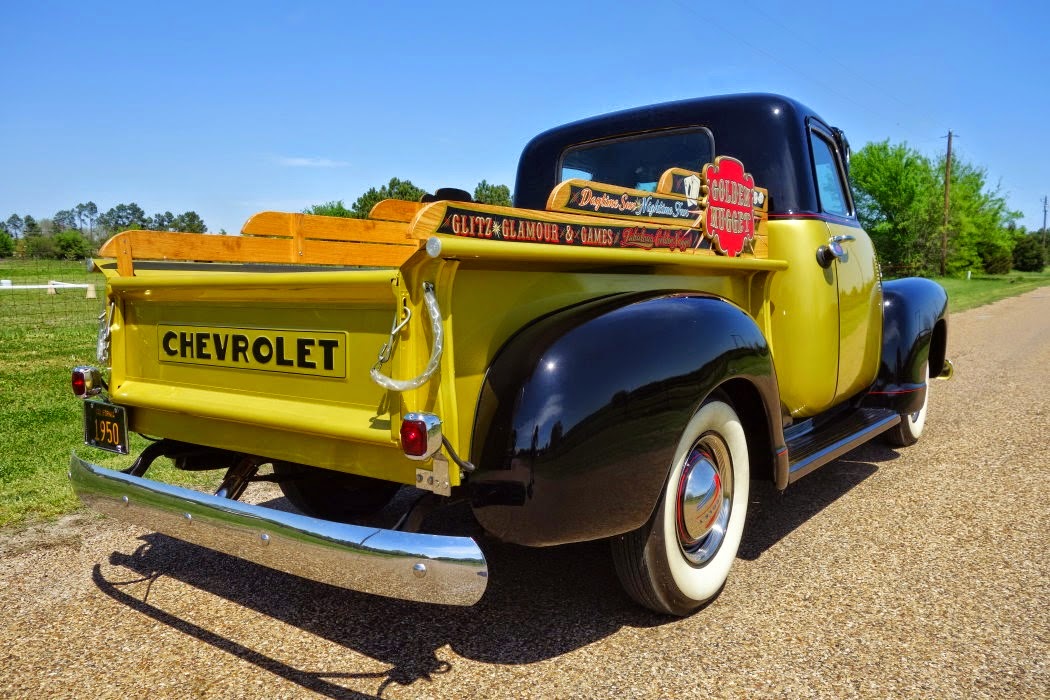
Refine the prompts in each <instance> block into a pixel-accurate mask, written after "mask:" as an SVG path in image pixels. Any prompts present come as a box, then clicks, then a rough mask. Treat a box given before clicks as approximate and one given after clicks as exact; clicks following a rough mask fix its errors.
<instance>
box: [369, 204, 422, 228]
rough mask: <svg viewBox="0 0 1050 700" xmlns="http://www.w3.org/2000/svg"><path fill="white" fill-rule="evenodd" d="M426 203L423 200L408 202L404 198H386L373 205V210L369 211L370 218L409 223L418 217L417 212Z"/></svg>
mask: <svg viewBox="0 0 1050 700" xmlns="http://www.w3.org/2000/svg"><path fill="white" fill-rule="evenodd" d="M424 206H426V205H425V204H423V203H422V202H408V201H405V200H403V199H384V200H383V201H381V202H380V203H379V204H376V205H375V206H374V207H372V211H370V212H368V218H369V219H379V220H380V221H401V222H404V223H406V224H407V223H409V222H410V221H412V219H414V218H416V214H418V213H419V210H420V209H422V208H423V207H424Z"/></svg>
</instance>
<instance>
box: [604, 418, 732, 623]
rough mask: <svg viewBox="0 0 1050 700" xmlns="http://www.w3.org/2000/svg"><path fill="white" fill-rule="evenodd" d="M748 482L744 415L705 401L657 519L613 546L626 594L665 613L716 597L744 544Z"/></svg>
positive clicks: (682, 443) (684, 440) (685, 436)
mask: <svg viewBox="0 0 1050 700" xmlns="http://www.w3.org/2000/svg"><path fill="white" fill-rule="evenodd" d="M749 479H750V468H749V464H748V455H747V440H746V439H745V437H744V429H743V426H742V425H741V424H740V418H739V417H738V416H737V414H736V411H735V410H733V407H732V406H731V405H730V404H729V403H727V402H726V401H724V400H721V399H715V400H710V401H708V402H706V403H705V404H704V405H703V406H701V407H700V410H699V411H697V412H696V414H695V415H694V416H693V417H692V418H691V419H690V421H689V423H688V425H687V426H686V429H685V431H684V432H683V433H682V437H681V439H680V440H679V442H678V447H677V449H676V450H675V455H674V460H673V462H672V465H671V472H670V474H669V475H668V477H667V483H666V485H665V486H664V493H663V496H662V497H661V499H660V502H659V504H657V507H656V512H655V513H654V514H653V517H652V518H651V519H650V520H649V522H648V523H646V524H645V525H644V526H642V527H641V528H639V529H638V530H635V531H634V532H631V533H628V534H626V535H622V536H620V537H617V538H615V539H613V541H612V548H613V560H614V562H615V565H616V573H617V575H618V576H619V577H620V582H621V583H622V584H623V586H624V589H625V590H626V591H627V593H628V594H629V595H630V596H631V597H632V598H634V600H636V601H637V602H638V603H640V604H642V605H644V606H645V607H647V608H649V609H651V610H654V611H656V612H659V613H664V614H668V615H688V614H690V613H692V612H694V611H695V610H697V609H698V608H700V607H701V606H703V605H704V604H706V603H708V602H710V601H712V600H714V599H715V598H716V597H717V596H718V594H719V593H720V592H721V591H722V587H723V586H724V585H725V582H726V579H727V578H728V576H729V568H730V567H731V566H732V564H733V560H734V559H735V558H736V553H737V549H738V548H739V547H740V539H741V536H742V534H743V530H744V517H745V515H746V512H747V498H748V488H749Z"/></svg>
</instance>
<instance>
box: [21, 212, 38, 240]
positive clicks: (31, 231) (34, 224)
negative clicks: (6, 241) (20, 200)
mask: <svg viewBox="0 0 1050 700" xmlns="http://www.w3.org/2000/svg"><path fill="white" fill-rule="evenodd" d="M22 221H23V222H24V224H25V226H24V227H23V228H22V235H23V236H25V237H26V238H29V237H30V236H39V235H40V234H41V233H42V232H41V230H40V223H39V222H38V221H37V220H36V219H34V218H33V217H32V216H30V215H29V214H26V215H25V218H24V219H22Z"/></svg>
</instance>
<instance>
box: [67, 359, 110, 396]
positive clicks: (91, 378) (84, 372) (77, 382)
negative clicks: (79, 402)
mask: <svg viewBox="0 0 1050 700" xmlns="http://www.w3.org/2000/svg"><path fill="white" fill-rule="evenodd" d="M69 385H70V387H71V388H72V389H73V396H76V397H77V398H78V399H86V398H88V397H89V396H95V395H96V394H98V393H100V392H101V391H102V373H101V372H100V371H98V370H97V369H95V368H94V367H88V366H84V365H82V366H80V367H74V368H73V376H72V378H71V379H70V382H69Z"/></svg>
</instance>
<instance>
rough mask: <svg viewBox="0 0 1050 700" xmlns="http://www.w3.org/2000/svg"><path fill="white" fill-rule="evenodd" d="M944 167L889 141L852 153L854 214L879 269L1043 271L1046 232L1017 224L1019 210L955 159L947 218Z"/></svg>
mask: <svg viewBox="0 0 1050 700" xmlns="http://www.w3.org/2000/svg"><path fill="white" fill-rule="evenodd" d="M945 164H946V158H945V157H944V156H942V157H940V158H939V159H931V158H928V157H927V156H925V155H923V154H922V153H920V152H919V151H917V150H916V149H914V148H911V147H909V146H908V145H907V144H904V143H900V144H891V143H890V142H889V141H888V140H886V141H881V142H878V143H869V144H867V145H865V146H864V148H862V149H861V150H860V151H858V152H857V153H855V154H854V155H853V157H852V159H851V163H850V179H851V181H852V183H853V189H854V194H855V196H856V205H857V216H858V218H859V219H860V223H861V225H862V226H863V227H864V229H865V231H867V232H868V235H869V236H871V238H872V241H873V242H874V243H875V248H876V250H877V251H878V254H879V259H880V261H881V262H882V265H883V268H884V270H887V271H888V272H890V273H891V274H894V275H907V274H920V275H926V276H932V275H936V274H939V273H940V272H941V269H942V264H943V269H944V271H945V272H946V273H947V274H949V275H955V274H960V273H963V272H967V271H972V272H982V271H983V272H987V273H990V274H1001V273H1006V272H1009V271H1010V270H1011V269H1017V270H1022V271H1041V270H1042V269H1043V267H1044V264H1045V262H1046V256H1047V253H1046V231H1043V230H1040V231H1035V232H1029V231H1026V230H1025V228H1024V227H1023V226H1018V225H1017V220H1018V219H1020V218H1021V213H1020V212H1018V211H1013V210H1011V209H1010V208H1009V207H1008V206H1007V204H1006V198H1005V195H1004V194H1003V193H1002V192H1001V190H1000V188H999V187H998V186H994V187H993V186H991V185H990V184H989V183H988V181H987V174H986V172H985V171H984V169H983V168H980V167H978V166H976V165H973V164H972V163H968V162H966V161H964V160H963V159H961V158H959V157H958V156H957V155H955V154H953V155H952V161H951V168H950V173H951V177H950V180H949V182H948V204H947V221H945V219H946V217H945V197H944V191H945V182H944V173H945ZM945 239H946V241H947V245H946V246H944V242H945ZM942 257H943V260H942Z"/></svg>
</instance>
